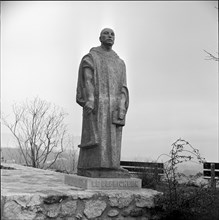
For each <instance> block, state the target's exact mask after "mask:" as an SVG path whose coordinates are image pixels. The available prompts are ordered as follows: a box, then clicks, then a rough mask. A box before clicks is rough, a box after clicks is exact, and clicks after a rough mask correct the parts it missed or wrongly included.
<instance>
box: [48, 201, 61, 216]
mask: <svg viewBox="0 0 219 220" xmlns="http://www.w3.org/2000/svg"><path fill="white" fill-rule="evenodd" d="M60 209H61V206H60V204H51V205H45V210H46V215H47V216H48V217H50V218H55V217H57V216H58V215H59V213H60Z"/></svg>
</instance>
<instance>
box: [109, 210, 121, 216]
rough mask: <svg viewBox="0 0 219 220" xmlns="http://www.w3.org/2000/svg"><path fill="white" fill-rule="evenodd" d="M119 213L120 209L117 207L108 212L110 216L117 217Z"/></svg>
mask: <svg viewBox="0 0 219 220" xmlns="http://www.w3.org/2000/svg"><path fill="white" fill-rule="evenodd" d="M118 214H119V211H118V210H117V209H111V210H109V212H108V214H107V215H108V216H109V217H115V216H117V215H118Z"/></svg>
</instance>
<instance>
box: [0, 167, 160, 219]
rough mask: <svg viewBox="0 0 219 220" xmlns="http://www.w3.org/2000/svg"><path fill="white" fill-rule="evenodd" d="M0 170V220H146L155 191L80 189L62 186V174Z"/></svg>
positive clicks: (32, 170) (26, 168)
mask: <svg viewBox="0 0 219 220" xmlns="http://www.w3.org/2000/svg"><path fill="white" fill-rule="evenodd" d="M2 165H3V166H5V167H11V168H14V170H12V169H10V170H9V169H1V219H2V220H25V219H26V220H41V219H42V220H43V219H58V220H61V219H64V220H70V219H71V220H73V219H150V218H152V217H151V213H150V212H149V211H148V210H149V209H153V207H154V197H155V196H156V195H158V194H160V193H159V192H157V191H155V190H151V189H140V190H102V191H101V190H83V189H81V188H77V187H73V186H69V185H65V184H64V174H62V173H57V172H54V171H50V170H42V169H36V168H31V167H26V166H21V165H18V164H4V163H2Z"/></svg>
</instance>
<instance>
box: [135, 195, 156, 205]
mask: <svg viewBox="0 0 219 220" xmlns="http://www.w3.org/2000/svg"><path fill="white" fill-rule="evenodd" d="M135 201H136V206H137V207H141V208H143V207H147V208H152V207H154V197H153V196H152V195H150V196H148V197H146V196H142V197H137V198H135Z"/></svg>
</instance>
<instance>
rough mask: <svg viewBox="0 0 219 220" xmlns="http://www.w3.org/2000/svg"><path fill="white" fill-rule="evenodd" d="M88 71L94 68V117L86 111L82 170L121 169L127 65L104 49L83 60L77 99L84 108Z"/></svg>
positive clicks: (82, 137) (97, 49) (81, 152)
mask: <svg viewBox="0 0 219 220" xmlns="http://www.w3.org/2000/svg"><path fill="white" fill-rule="evenodd" d="M84 68H90V69H91V70H92V73H93V75H92V84H93V86H94V110H93V112H92V113H90V114H87V113H86V112H85V110H83V123H82V135H81V144H80V145H79V147H80V153H79V161H78V170H80V169H82V170H83V169H85V170H86V169H102V168H103V169H108V168H110V169H117V168H119V167H120V154H121V140H122V126H123V125H124V120H123V121H121V120H120V121H119V119H118V118H117V114H118V111H119V108H120V106H121V105H120V102H121V97H122V94H123V97H124V96H125V105H124V108H125V110H126V112H127V109H128V105H129V94H128V89H127V84H126V68H125V63H124V61H123V60H122V59H120V58H119V56H118V55H117V54H116V53H115V52H114V51H113V50H111V51H105V50H103V49H102V48H101V47H94V48H92V49H91V50H90V52H89V53H88V54H87V55H85V56H84V57H83V58H82V60H81V63H80V67H79V74H78V84H77V97H76V101H77V103H78V104H79V105H81V106H82V107H84V105H85V103H86V101H87V97H86V96H87V94H86V87H85V79H84V71H83V70H84ZM117 119H118V121H117ZM120 122H121V123H120Z"/></svg>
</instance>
